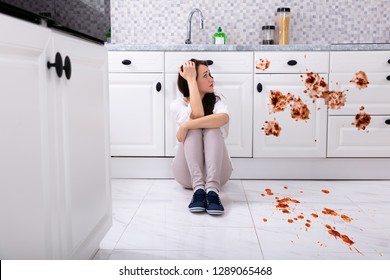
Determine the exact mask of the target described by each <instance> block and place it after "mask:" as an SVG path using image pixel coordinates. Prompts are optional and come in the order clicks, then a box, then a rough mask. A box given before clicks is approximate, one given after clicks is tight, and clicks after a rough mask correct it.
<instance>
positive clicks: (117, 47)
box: [106, 44, 390, 51]
mask: <svg viewBox="0 0 390 280" xmlns="http://www.w3.org/2000/svg"><path fill="white" fill-rule="evenodd" d="M106 48H107V49H108V50H109V51H378V50H390V44H329V45H326V44H323V45H212V44H203V45H202V44H199V45H198V44H191V45H185V44H177V45H175V44H172V45H162V44H160V45H158V44H155V45H146V44H144V45H140V44H134V45H132V44H106Z"/></svg>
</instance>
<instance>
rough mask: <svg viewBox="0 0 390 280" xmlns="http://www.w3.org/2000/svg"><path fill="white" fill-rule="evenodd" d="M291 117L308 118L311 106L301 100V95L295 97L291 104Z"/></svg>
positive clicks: (297, 118)
mask: <svg viewBox="0 0 390 280" xmlns="http://www.w3.org/2000/svg"><path fill="white" fill-rule="evenodd" d="M290 109H291V118H293V119H294V120H296V121H298V120H308V119H309V115H310V110H309V107H308V106H307V105H306V104H305V103H304V102H303V101H302V100H301V98H300V97H298V98H294V101H293V103H292V104H290Z"/></svg>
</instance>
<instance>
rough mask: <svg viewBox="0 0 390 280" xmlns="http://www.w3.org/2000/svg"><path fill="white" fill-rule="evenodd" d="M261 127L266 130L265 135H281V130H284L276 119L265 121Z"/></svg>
mask: <svg viewBox="0 0 390 280" xmlns="http://www.w3.org/2000/svg"><path fill="white" fill-rule="evenodd" d="M261 129H262V130H264V133H265V135H273V136H276V137H278V136H279V134H280V131H281V130H282V128H281V127H280V125H279V123H278V122H277V121H276V119H274V120H271V121H265V123H264V125H263V127H262V128H261Z"/></svg>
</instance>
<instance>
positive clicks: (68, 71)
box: [64, 56, 72, 80]
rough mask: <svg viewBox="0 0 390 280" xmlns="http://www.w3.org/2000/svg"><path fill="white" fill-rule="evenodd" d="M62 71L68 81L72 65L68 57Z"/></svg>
mask: <svg viewBox="0 0 390 280" xmlns="http://www.w3.org/2000/svg"><path fill="white" fill-rule="evenodd" d="M64 70H65V77H66V78H67V79H68V80H70V77H71V76H72V63H71V62H70V58H69V56H66V57H65V64H64Z"/></svg>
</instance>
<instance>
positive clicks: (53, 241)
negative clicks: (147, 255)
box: [0, 14, 112, 259]
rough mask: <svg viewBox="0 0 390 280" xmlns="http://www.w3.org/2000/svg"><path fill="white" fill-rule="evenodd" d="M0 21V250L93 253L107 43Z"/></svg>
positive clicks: (102, 189)
mask: <svg viewBox="0 0 390 280" xmlns="http://www.w3.org/2000/svg"><path fill="white" fill-rule="evenodd" d="M0 25H1V26H9V28H8V29H6V30H5V31H4V32H5V34H3V35H4V36H2V38H1V39H0V62H1V63H0V75H1V77H2V87H3V91H2V92H1V102H0V114H1V115H0V119H1V127H2V137H1V138H0V143H1V147H2V148H1V149H2V152H1V154H2V157H1V159H0V166H1V169H2V175H1V177H0V193H1V195H0V224H1V227H2V230H1V231H0V248H1V249H0V258H1V259H87V258H90V257H92V256H93V254H94V253H95V252H96V250H97V249H98V248H99V243H100V241H101V239H102V238H103V237H104V235H105V233H106V232H107V231H108V229H109V228H110V226H111V219H112V218H111V189H110V168H109V138H108V79H107V51H106V50H105V48H104V47H102V46H99V45H96V44H92V43H89V42H86V41H83V40H80V39H77V38H74V37H72V36H68V35H64V34H61V33H58V32H55V31H51V30H50V29H47V28H44V27H42V26H38V25H35V24H31V23H27V22H24V21H21V20H19V19H15V18H11V17H8V16H5V15H2V14H0ZM57 53H59V54H61V56H62V58H61V61H60V62H64V61H65V57H68V58H69V59H70V62H71V70H72V71H71V72H69V71H68V70H67V71H66V72H67V73H65V72H64V73H63V75H62V76H61V77H58V75H57V73H56V69H54V68H51V69H48V68H47V62H53V61H54V60H55V57H56V54H57ZM59 69H60V68H59ZM69 73H71V75H70V77H69V79H68V78H67V77H66V75H69Z"/></svg>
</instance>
